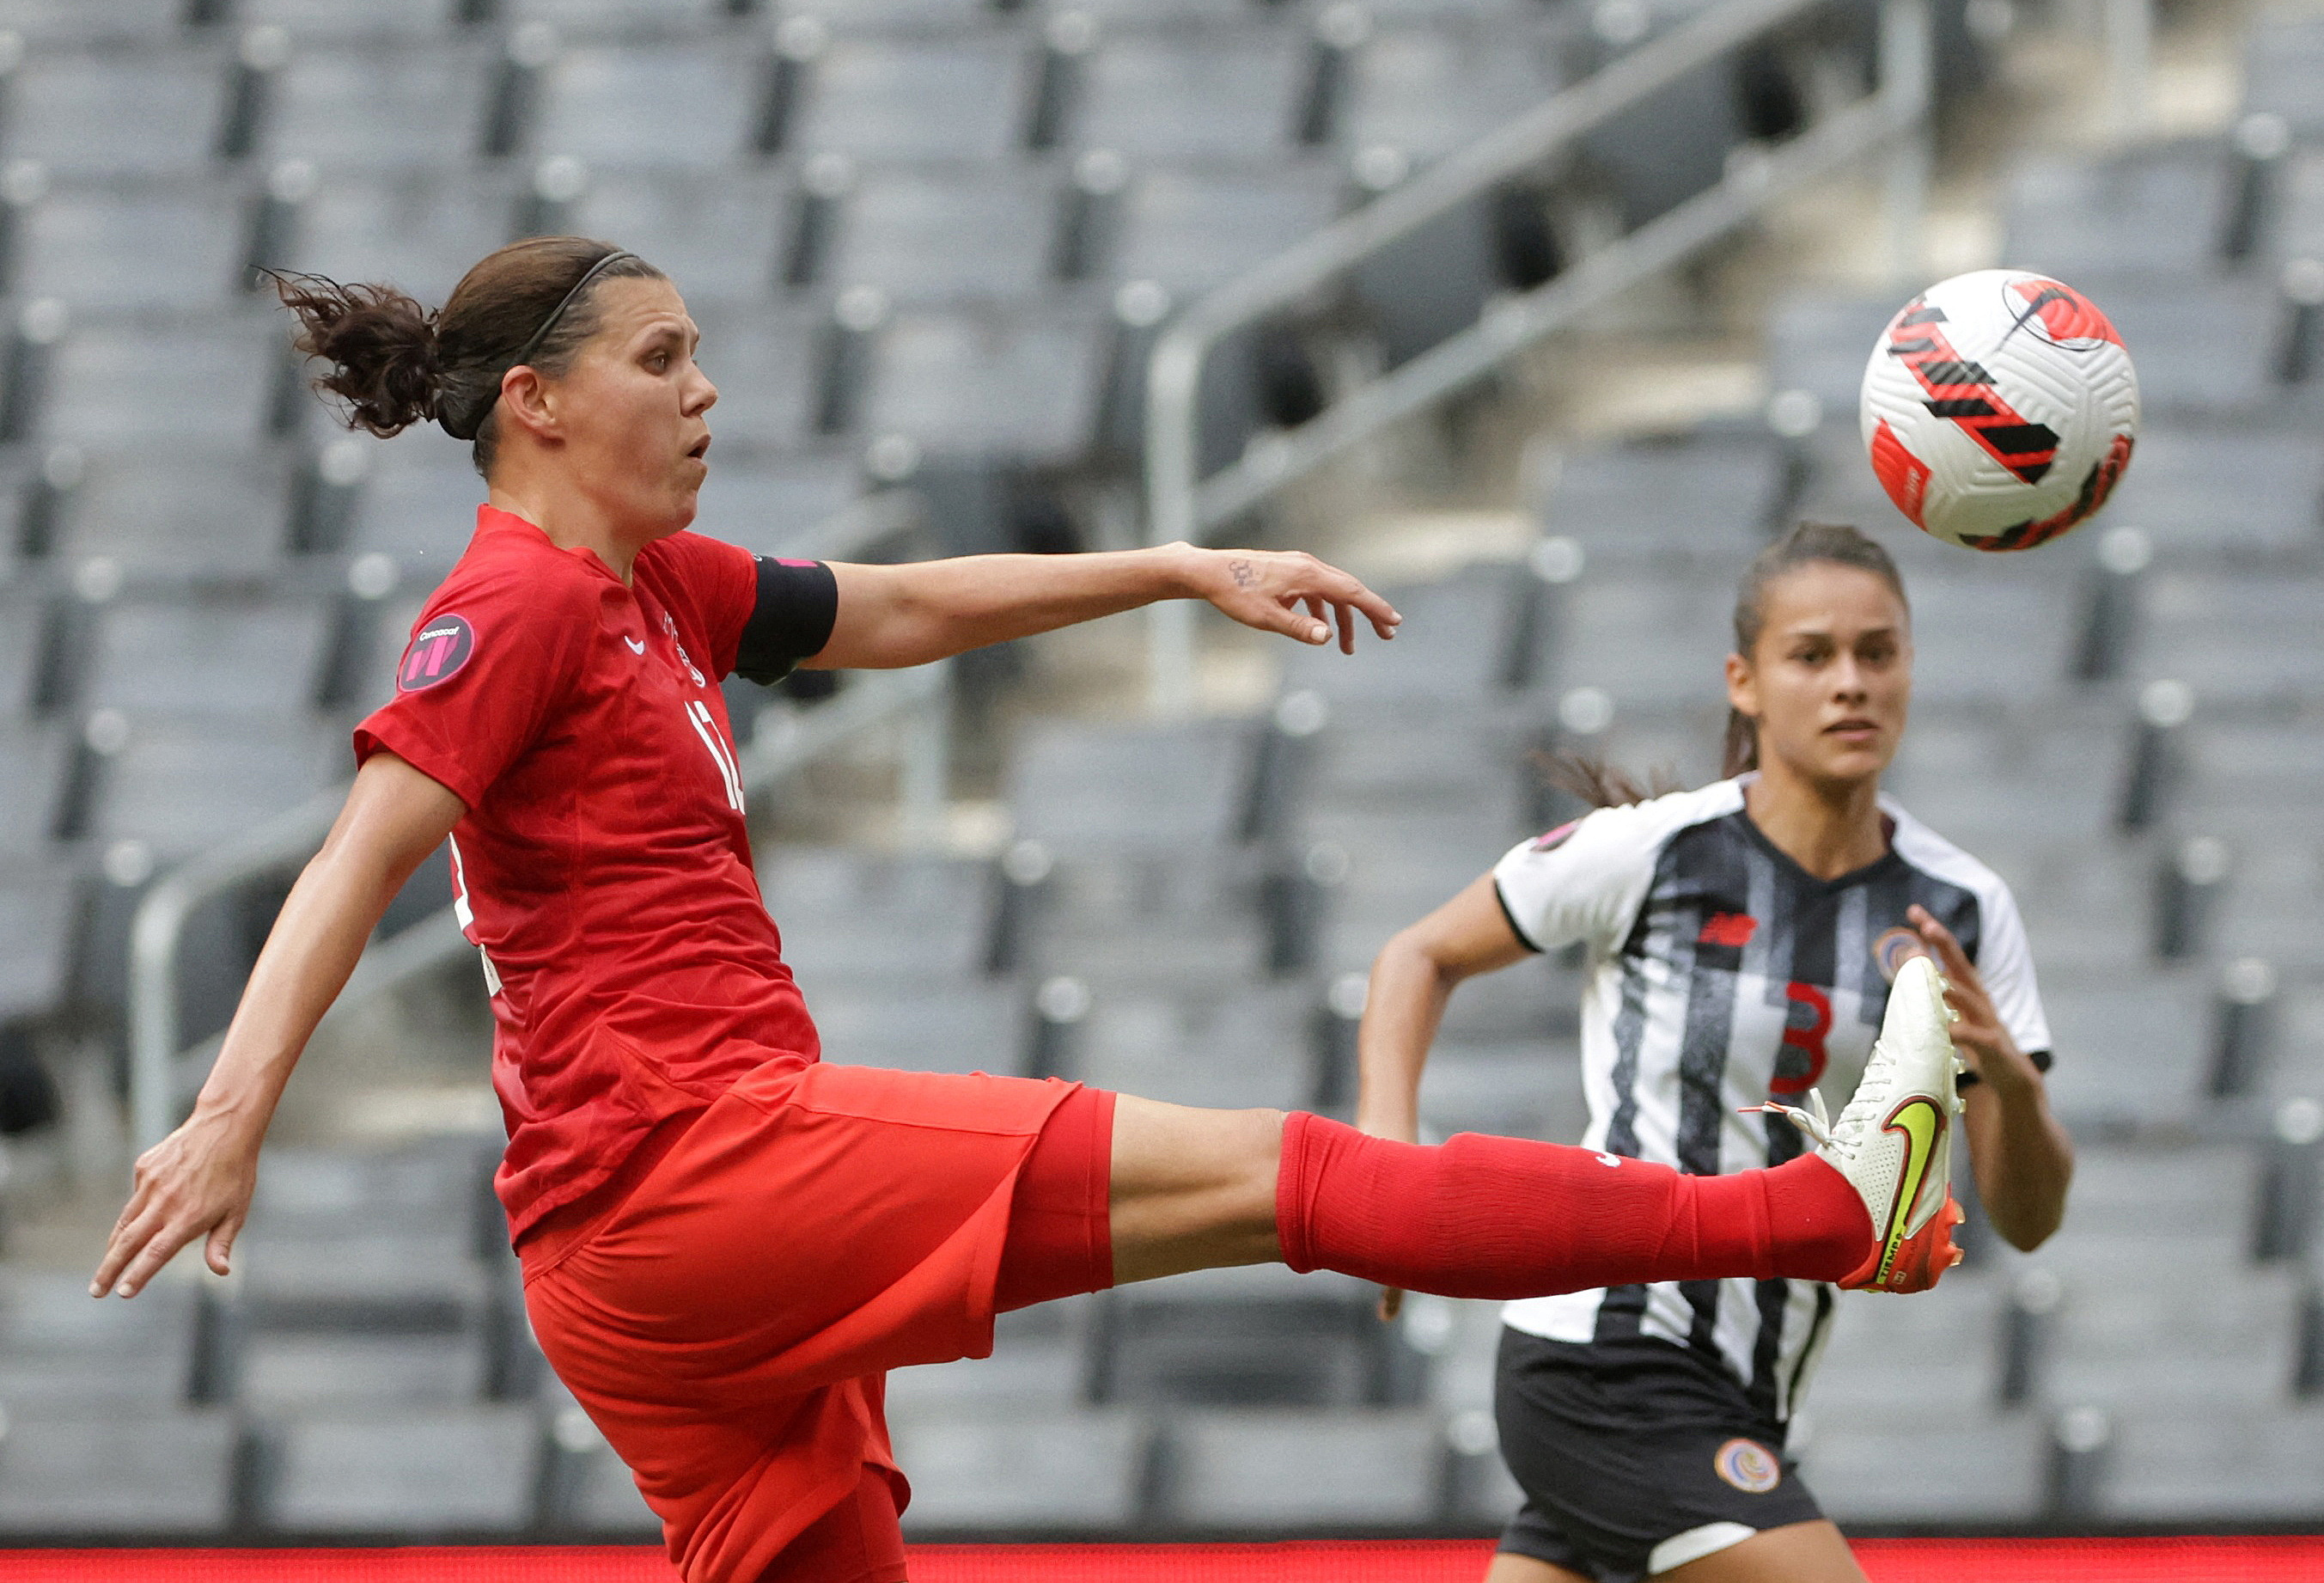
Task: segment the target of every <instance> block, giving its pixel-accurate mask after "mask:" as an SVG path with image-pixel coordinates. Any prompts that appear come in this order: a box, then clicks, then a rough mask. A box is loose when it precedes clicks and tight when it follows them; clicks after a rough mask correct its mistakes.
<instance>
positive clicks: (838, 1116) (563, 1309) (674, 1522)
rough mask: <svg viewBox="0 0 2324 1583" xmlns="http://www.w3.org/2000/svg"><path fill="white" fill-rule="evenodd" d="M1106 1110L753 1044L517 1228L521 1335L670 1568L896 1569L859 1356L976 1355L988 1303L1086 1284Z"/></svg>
mask: <svg viewBox="0 0 2324 1583" xmlns="http://www.w3.org/2000/svg"><path fill="white" fill-rule="evenodd" d="M1112 1110H1113V1097H1112V1096H1111V1094H1106V1093H1102V1092H1101V1091H1099V1090H1095V1089H1087V1088H1080V1087H1078V1086H1077V1085H1073V1084H1066V1083H1059V1082H1056V1081H1048V1082H1032V1081H1028V1080H1026V1079H1023V1078H993V1077H986V1076H984V1075H982V1074H981V1073H980V1074H976V1075H973V1076H954V1075H951V1074H945V1073H924V1072H892V1071H881V1070H874V1069H868V1068H863V1067H845V1066H828V1065H813V1066H807V1067H805V1068H801V1067H798V1066H797V1065H794V1064H789V1063H776V1062H770V1064H769V1065H767V1066H765V1067H762V1068H761V1069H758V1070H757V1071H754V1072H752V1074H751V1075H750V1076H748V1077H746V1078H742V1081H740V1082H738V1083H737V1084H735V1085H734V1087H733V1088H732V1089H730V1090H729V1091H728V1092H727V1093H726V1094H725V1095H724V1096H723V1097H721V1098H720V1099H719V1100H718V1101H717V1102H716V1103H715V1104H713V1105H712V1106H710V1107H709V1108H708V1109H707V1110H705V1111H704V1112H702V1113H701V1114H700V1115H699V1116H696V1117H695V1118H693V1119H692V1120H691V1121H690V1122H688V1123H686V1124H682V1125H671V1126H666V1127H665V1128H664V1129H663V1130H662V1131H661V1132H660V1133H658V1134H656V1135H655V1137H654V1138H653V1139H651V1140H650V1143H649V1144H648V1146H647V1147H646V1148H645V1149H643V1150H641V1152H640V1155H639V1157H638V1158H637V1159H636V1160H634V1161H633V1162H631V1163H630V1164H629V1165H627V1166H625V1167H624V1170H623V1171H622V1172H621V1173H619V1177H618V1179H617V1191H618V1193H619V1199H618V1202H616V1203H613V1204H610V1205H607V1204H604V1202H603V1201H602V1200H600V1201H599V1202H598V1205H597V1207H596V1208H594V1209H593V1211H592V1212H591V1213H590V1215H589V1217H588V1218H587V1219H586V1222H584V1223H580V1224H576V1222H575V1220H574V1218H573V1217H569V1216H558V1217H551V1218H550V1219H549V1221H547V1222H544V1223H543V1224H542V1226H541V1227H538V1228H537V1229H536V1231H535V1233H534V1234H531V1235H529V1236H527V1238H526V1241H525V1245H524V1247H523V1248H522V1249H521V1253H522V1254H523V1258H524V1264H525V1292H526V1301H527V1306H528V1307H529V1309H530V1313H531V1317H532V1324H533V1330H534V1333H535V1334H536V1335H538V1336H539V1339H540V1345H541V1349H542V1351H543V1352H545V1353H546V1354H547V1355H548V1357H549V1363H550V1364H551V1365H552V1366H554V1367H555V1368H556V1370H557V1373H558V1377H559V1378H561V1379H562V1380H563V1381H564V1382H565V1384H566V1385H567V1388H568V1389H570V1390H571V1391H572V1393H573V1394H574V1396H575V1398H576V1400H577V1401H578V1402H580V1403H581V1405H582V1406H583V1407H584V1408H586V1410H587V1411H588V1413H589V1416H590V1417H591V1418H592V1419H593V1420H595V1421H596V1424H597V1426H598V1428H599V1429H601V1430H604V1434H605V1438H606V1440H608V1441H609V1442H610V1443H611V1444H612V1446H613V1449H614V1451H615V1452H616V1453H617V1454H618V1455H619V1456H620V1457H621V1458H622V1461H623V1462H625V1463H627V1464H628V1465H629V1467H630V1469H631V1471H632V1473H633V1474H634V1475H635V1476H636V1478H637V1481H638V1487H639V1489H640V1490H641V1491H642V1492H643V1493H644V1495H645V1497H646V1501H647V1503H648V1504H650V1506H652V1508H653V1509H654V1511H655V1512H656V1513H657V1514H659V1516H660V1518H661V1520H662V1530H663V1533H664V1536H665V1538H666V1539H667V1541H668V1543H669V1551H670V1557H671V1560H674V1561H675V1562H676V1563H677V1565H678V1570H679V1571H680V1572H681V1573H682V1574H683V1575H684V1576H685V1577H686V1578H687V1579H688V1583H761V1580H762V1579H774V1578H790V1577H798V1578H801V1579H802V1580H804V1579H805V1578H808V1577H813V1578H816V1583H857V1580H858V1579H862V1580H865V1583H890V1580H892V1579H897V1578H902V1577H903V1551H902V1544H901V1541H900V1538H899V1537H897V1536H896V1533H895V1522H894V1518H895V1513H896V1512H898V1511H900V1510H901V1509H902V1507H903V1504H904V1503H905V1501H906V1500H907V1499H908V1497H909V1494H910V1491H909V1487H908V1486H907V1485H906V1484H905V1482H904V1479H903V1476H902V1475H901V1474H900V1473H899V1472H898V1470H897V1468H896V1465H895V1460H894V1455H893V1453H892V1451H891V1450H890V1447H889V1443H888V1431H887V1425H886V1422H885V1421H884V1419H883V1417H882V1415H881V1398H882V1395H883V1384H884V1381H883V1379H882V1374H883V1371H885V1370H887V1369H890V1368H898V1367H901V1366H903V1365H908V1364H917V1363H944V1362H949V1361H951V1360H952V1359H954V1358H961V1357H983V1356H987V1355H989V1354H990V1353H991V1350H992V1319H993V1315H994V1313H995V1312H996V1311H998V1310H1000V1309H1001V1308H1006V1307H1017V1306H1021V1305H1022V1304H1023V1303H1026V1302H1030V1301H1041V1300H1044V1299H1047V1298H1053V1297H1062V1296H1065V1295H1067V1294H1069V1293H1071V1292H1074V1291H1096V1290H1099V1289H1101V1288H1102V1287H1105V1286H1107V1285H1110V1284H1111V1282H1112V1244H1111V1236H1110V1235H1109V1233H1108V1231H1107V1227H1106V1186H1107V1177H1108V1173H1109V1170H1110V1165H1111V1134H1112ZM1037 1145H1038V1147H1037ZM883 1494H884V1495H885V1497H886V1498H885V1500H882V1498H881V1496H882V1495H883ZM794 1541H797V1551H798V1553H795V1554H788V1555H787V1554H786V1553H785V1552H786V1551H789V1550H791V1549H792V1548H793V1546H794ZM859 1552H860V1553H859ZM850 1558H854V1559H850ZM800 1566H806V1567H807V1570H804V1571H802V1570H798V1568H799V1567H800Z"/></svg>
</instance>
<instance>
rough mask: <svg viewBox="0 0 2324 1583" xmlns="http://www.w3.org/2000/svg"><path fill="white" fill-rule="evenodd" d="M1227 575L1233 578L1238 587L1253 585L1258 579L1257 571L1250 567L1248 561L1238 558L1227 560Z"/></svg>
mask: <svg viewBox="0 0 2324 1583" xmlns="http://www.w3.org/2000/svg"><path fill="white" fill-rule="evenodd" d="M1227 575H1228V576H1229V577H1231V578H1232V579H1234V580H1235V587H1237V588H1250V587H1253V586H1254V585H1256V584H1257V583H1258V581H1259V573H1258V572H1256V571H1254V570H1253V569H1251V564H1250V561H1248V560H1240V559H1237V560H1230V561H1228V562H1227Z"/></svg>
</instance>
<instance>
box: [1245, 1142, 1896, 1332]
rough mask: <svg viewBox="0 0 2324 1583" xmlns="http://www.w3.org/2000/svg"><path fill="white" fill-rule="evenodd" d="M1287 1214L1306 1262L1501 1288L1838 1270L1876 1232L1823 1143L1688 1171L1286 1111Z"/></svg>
mask: <svg viewBox="0 0 2324 1583" xmlns="http://www.w3.org/2000/svg"><path fill="white" fill-rule="evenodd" d="M1276 1228H1277V1235H1278V1236H1279V1237H1280V1239H1281V1241H1282V1244H1283V1262H1284V1263H1285V1264H1288V1265H1290V1266H1291V1267H1292V1268H1293V1269H1295V1270H1299V1271H1303V1272H1304V1271H1307V1270H1337V1271H1340V1272H1342V1273H1345V1274H1350V1275H1355V1276H1360V1277H1361V1278H1362V1279H1364V1280H1367V1281H1376V1282H1379V1283H1380V1284H1381V1285H1383V1286H1401V1287H1406V1288H1408V1289H1410V1290H1412V1291H1433V1292H1435V1293H1438V1294H1439V1295H1441V1296H1444V1297H1471V1298H1485V1299H1492V1300H1501V1301H1506V1300H1508V1299H1512V1298H1519V1297H1545V1296H1547V1295H1549V1294H1551V1293H1553V1292H1559V1291H1584V1290H1586V1289H1588V1288H1590V1287H1593V1286H1626V1285H1629V1284H1631V1283H1633V1282H1648V1281H1708V1280H1714V1279H1719V1278H1722V1277H1727V1276H1745V1275H1748V1276H1757V1277H1759V1278H1760V1279H1763V1280H1764V1279H1767V1278H1770V1277H1774V1276H1789V1277H1794V1278H1798V1279H1806V1280H1820V1281H1837V1280H1840V1279H1841V1278H1842V1277H1844V1276H1846V1275H1848V1274H1849V1273H1851V1272H1853V1271H1854V1270H1855V1269H1856V1268H1857V1266H1858V1265H1859V1264H1862V1263H1863V1262H1864V1259H1865V1255H1866V1254H1867V1252H1868V1251H1869V1249H1870V1248H1871V1245H1872V1235H1873V1234H1872V1221H1871V1217H1869V1216H1868V1215H1867V1214H1866V1213H1865V1209H1864V1203H1863V1200H1862V1199H1859V1198H1858V1196H1857V1193H1856V1190H1855V1189H1854V1188H1853V1187H1851V1186H1849V1183H1848V1181H1847V1180H1846V1179H1845V1178H1843V1177H1842V1176H1841V1175H1840V1173H1839V1172H1838V1171H1834V1170H1833V1169H1832V1168H1831V1166H1829V1165H1827V1164H1825V1163H1824V1162H1822V1161H1821V1160H1818V1159H1816V1158H1814V1157H1813V1156H1812V1155H1810V1156H1805V1157H1803V1158H1801V1159H1798V1160H1794V1161H1792V1162H1788V1163H1786V1164H1784V1165H1781V1166H1778V1167H1776V1168H1775V1169H1774V1170H1772V1171H1738V1172H1737V1173H1735V1174H1734V1175H1731V1176H1685V1175H1682V1174H1681V1173H1679V1172H1678V1171H1673V1170H1671V1169H1670V1168H1669V1167H1668V1166H1664V1165H1653V1164H1649V1163H1647V1162H1644V1161H1640V1160H1624V1159H1617V1158H1616V1157H1615V1156H1613V1155H1611V1154H1600V1153H1595V1152H1593V1151H1591V1150H1588V1149H1572V1148H1565V1147H1562V1146H1560V1145H1558V1144H1554V1143H1528V1142H1526V1141H1525V1140H1523V1139H1518V1138H1497V1137H1486V1136H1483V1135H1480V1134H1475V1133H1462V1134H1460V1135H1458V1136H1456V1137H1454V1138H1452V1139H1451V1140H1449V1141H1448V1142H1446V1143H1444V1144H1443V1146H1442V1147H1440V1148H1433V1149H1431V1148H1421V1147H1418V1146H1416V1145H1415V1144H1411V1143H1391V1142H1389V1141H1388V1140H1387V1139H1384V1138H1373V1137H1367V1136H1365V1135H1364V1134H1361V1133H1359V1132H1357V1131H1356V1130H1355V1129H1354V1128H1352V1127H1348V1126H1342V1125H1341V1124H1339V1123H1338V1122H1334V1121H1327V1120H1325V1119H1324V1118H1323V1117H1322V1116H1309V1115H1306V1114H1304V1113H1295V1114H1293V1115H1292V1116H1289V1117H1288V1118H1287V1119H1286V1121H1285V1123H1284V1127H1283V1163H1282V1169H1281V1171H1280V1174H1279V1175H1278V1176H1277V1184H1276Z"/></svg>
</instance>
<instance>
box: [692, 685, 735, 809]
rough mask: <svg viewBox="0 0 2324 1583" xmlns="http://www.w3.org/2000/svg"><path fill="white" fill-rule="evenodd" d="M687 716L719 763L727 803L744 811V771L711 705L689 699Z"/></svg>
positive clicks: (712, 756) (695, 731) (719, 772)
mask: <svg viewBox="0 0 2324 1583" xmlns="http://www.w3.org/2000/svg"><path fill="white" fill-rule="evenodd" d="M686 718H687V724H689V725H691V726H692V727H694V734H695V735H696V736H699V737H701V738H702V745H703V746H705V747H706V748H708V749H709V750H710V756H711V758H712V759H713V760H714V761H715V763H716V764H717V765H718V778H719V780H721V781H722V782H725V786H726V805H727V806H728V807H729V808H732V809H733V810H734V811H735V812H736V813H740V812H742V768H741V766H740V765H738V764H736V763H735V760H734V750H733V748H731V747H729V746H728V745H726V739H725V738H724V736H720V735H719V734H718V722H717V721H716V720H715V718H713V717H712V716H711V713H710V706H709V705H708V704H706V703H704V702H703V701H702V700H701V699H698V698H697V699H687V702H686Z"/></svg>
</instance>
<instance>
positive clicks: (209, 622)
mask: <svg viewBox="0 0 2324 1583" xmlns="http://www.w3.org/2000/svg"><path fill="white" fill-rule="evenodd" d="M94 625H95V632H94V634H93V635H92V639H91V642H90V644H89V650H88V658H87V661H86V664H87V671H86V672H85V674H84V675H83V677H82V679H81V682H80V687H79V690H78V701H79V702H80V704H81V705H82V706H83V707H84V708H115V709H134V710H151V711H153V712H155V713H159V714H167V715H169V716H171V717H175V718H178V719H187V720H191V719H199V718H202V717H213V716H217V715H234V716H241V717H277V718H285V717H297V716H298V715H300V713H301V712H303V711H305V710H307V709H309V708H312V707H313V706H314V704H315V702H316V695H317V690H318V686H319V684H320V682H321V680H322V675H323V665H324V661H325V657H326V653H325V651H326V645H327V643H328V641H329V636H330V627H329V616H328V612H327V610H326V609H325V608H324V607H323V606H320V605H319V604H318V603H317V602H316V601H314V600H312V599H301V598H297V597H289V598H283V597H277V598H268V597H264V596H258V597H253V596H252V595H250V594H248V593H246V592H243V591H240V590H217V591H211V592H207V593H202V594H190V595H183V594H181V595H179V596H177V597H143V598H141V597H125V598H122V599H119V600H116V601H115V602H114V603H112V604H109V605H106V606H102V607H101V608H100V609H99V610H98V612H97V616H96V619H95V623H94Z"/></svg>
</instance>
